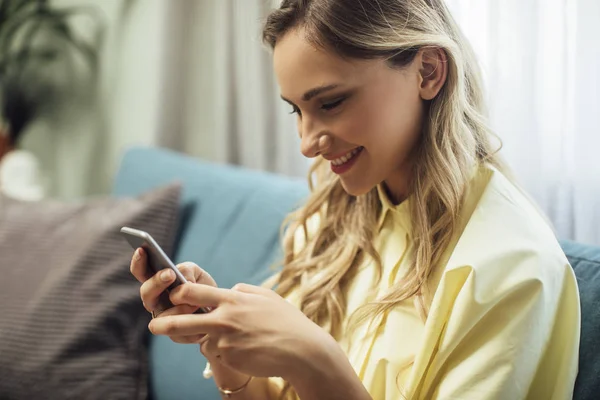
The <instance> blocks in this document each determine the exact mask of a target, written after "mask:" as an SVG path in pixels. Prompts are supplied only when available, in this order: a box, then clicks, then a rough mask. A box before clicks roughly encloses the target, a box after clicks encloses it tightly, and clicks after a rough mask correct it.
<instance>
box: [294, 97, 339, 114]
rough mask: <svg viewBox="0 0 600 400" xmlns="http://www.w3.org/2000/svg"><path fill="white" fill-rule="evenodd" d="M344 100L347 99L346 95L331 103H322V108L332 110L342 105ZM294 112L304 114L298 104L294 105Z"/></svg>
mask: <svg viewBox="0 0 600 400" xmlns="http://www.w3.org/2000/svg"><path fill="white" fill-rule="evenodd" d="M344 101H346V97H342V98H341V99H338V100H336V101H333V102H331V103H326V104H323V105H321V110H323V111H331V110H333V109H334V108H336V107H338V106H340V105H341V104H342V103H343V102H344ZM292 107H293V109H292V112H291V113H290V114H298V115H300V116H302V111H300V109H299V108H298V107H296V106H292Z"/></svg>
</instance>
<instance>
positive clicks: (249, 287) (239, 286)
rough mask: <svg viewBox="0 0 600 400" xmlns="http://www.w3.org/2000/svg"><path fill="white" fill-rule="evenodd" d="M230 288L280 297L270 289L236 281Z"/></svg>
mask: <svg viewBox="0 0 600 400" xmlns="http://www.w3.org/2000/svg"><path fill="white" fill-rule="evenodd" d="M231 290H233V291H236V292H242V293H248V294H257V295H261V296H267V297H273V298H279V297H281V296H279V295H278V294H277V293H275V292H274V291H273V290H271V289H267V288H264V287H260V286H254V285H248V284H247V283H238V284H236V285H235V286H234V287H233V288H231Z"/></svg>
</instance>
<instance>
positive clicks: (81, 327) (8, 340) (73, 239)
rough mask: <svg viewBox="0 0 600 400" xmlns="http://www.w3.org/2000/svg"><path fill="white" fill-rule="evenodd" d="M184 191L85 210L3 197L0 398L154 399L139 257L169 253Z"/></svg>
mask: <svg viewBox="0 0 600 400" xmlns="http://www.w3.org/2000/svg"><path fill="white" fill-rule="evenodd" d="M179 196H180V187H179V185H175V184H174V185H170V186H168V187H164V188H161V189H157V190H154V191H152V192H150V193H147V194H145V195H143V196H141V197H139V198H108V199H107V198H102V199H95V200H88V201H85V202H79V203H66V202H59V201H43V202H35V203H27V202H20V201H15V200H11V199H8V198H6V197H0V305H1V310H0V399H4V400H10V399H61V400H63V399H78V400H80V399H87V400H93V399H102V400H105V399H111V400H112V399H127V400H131V399H145V398H147V397H148V382H147V380H148V374H147V338H148V335H147V332H148V331H147V325H148V322H149V321H150V316H149V314H148V313H147V312H146V310H144V308H143V306H142V304H141V301H140V298H139V287H140V284H139V283H138V282H137V281H136V280H135V279H134V278H133V277H132V276H131V275H130V272H129V262H130V260H131V256H132V254H133V250H132V249H131V247H129V245H128V244H127V242H126V241H125V240H124V239H123V238H122V237H121V235H120V233H119V229H120V228H121V227H122V226H131V227H134V228H137V229H142V230H145V231H148V232H149V233H150V234H151V235H152V236H153V237H154V238H155V239H156V241H157V242H158V243H159V244H160V245H161V246H163V247H164V249H165V251H167V252H170V251H171V249H172V247H173V241H174V238H175V234H176V230H177V226H176V225H177V219H178V218H177V215H178V207H179Z"/></svg>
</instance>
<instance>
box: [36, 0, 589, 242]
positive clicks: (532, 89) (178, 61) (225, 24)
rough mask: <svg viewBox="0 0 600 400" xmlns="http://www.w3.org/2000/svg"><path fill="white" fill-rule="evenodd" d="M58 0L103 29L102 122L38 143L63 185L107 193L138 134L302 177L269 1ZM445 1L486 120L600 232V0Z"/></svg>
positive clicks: (566, 233) (531, 171)
mask: <svg viewBox="0 0 600 400" xmlns="http://www.w3.org/2000/svg"><path fill="white" fill-rule="evenodd" d="M55 2H56V3H60V4H65V5H72V4H91V5H93V6H95V7H98V8H100V9H101V10H102V11H103V13H104V15H105V17H106V21H107V27H108V31H107V32H108V35H107V40H106V43H105V49H104V51H103V58H102V65H103V67H104V70H103V78H102V88H103V92H102V93H103V100H102V105H103V108H102V113H103V117H102V118H100V121H102V122H97V121H96V120H93V121H92V122H91V123H89V121H90V120H89V119H82V118H79V120H80V123H79V124H77V125H76V127H73V126H70V127H67V128H65V130H66V131H69V132H70V134H69V133H68V132H67V133H65V134H63V135H62V137H63V139H62V141H61V140H57V141H55V142H54V143H51V144H47V146H46V147H45V148H46V149H50V148H52V149H53V150H52V151H50V152H49V154H51V155H50V156H49V157H50V158H54V160H55V162H54V165H55V175H56V177H55V178H56V179H55V181H56V185H57V187H58V188H59V189H58V190H56V192H57V193H58V194H62V195H66V196H70V197H73V196H76V195H84V194H88V193H90V192H103V191H108V188H109V182H110V179H111V177H112V176H113V175H114V173H115V171H116V168H117V165H118V161H119V157H120V155H121V153H122V151H123V150H124V149H125V148H126V147H128V146H130V145H134V144H151V145H159V146H165V147H169V148H172V149H175V150H178V151H182V152H185V153H188V154H191V155H193V156H198V157H202V158H205V159H209V160H212V161H217V162H223V163H236V164H241V165H244V166H247V167H250V168H255V169H262V170H270V171H275V172H279V173H283V174H287V175H294V176H303V175H305V173H306V170H307V166H308V163H307V161H306V160H304V159H303V157H302V156H301V155H300V152H299V144H298V138H297V134H296V128H295V123H294V118H293V116H291V115H288V114H287V112H288V111H289V110H288V107H287V106H286V105H285V104H284V103H283V102H282V101H281V100H280V99H279V91H278V88H277V86H276V84H275V80H274V76H273V71H272V68H271V57H270V55H269V52H268V51H267V50H266V49H265V48H264V47H263V45H262V43H261V38H260V28H261V24H262V21H263V19H264V17H265V15H266V14H267V12H268V11H269V9H270V7H272V6H275V5H277V3H278V0H177V1H171V0H169V1H166V0H143V1H139V0H55ZM447 3H448V5H449V6H450V8H451V10H452V11H453V13H454V15H455V18H456V20H457V21H458V23H459V24H460V25H461V26H462V28H463V30H464V31H465V33H466V35H467V37H468V38H469V39H470V40H471V42H472V44H473V46H474V47H475V50H476V52H477V53H478V55H479V57H480V60H481V64H482V67H483V70H484V75H485V78H486V85H487V89H488V99H489V104H490V112H491V123H492V127H493V128H494V129H495V131H496V132H497V133H498V134H499V135H500V137H501V138H502V139H503V141H504V145H505V146H504V149H503V153H504V156H505V157H506V158H507V160H508V161H509V163H510V164H511V166H512V167H513V169H514V171H515V172H516V174H517V176H518V177H519V178H520V180H521V183H522V184H523V186H524V187H525V188H526V189H527V190H528V191H529V192H530V193H531V194H532V195H533V197H534V198H535V199H536V200H537V201H538V202H539V204H540V205H541V207H542V208H543V210H544V211H545V212H546V213H547V214H548V215H549V217H550V219H551V220H552V221H553V223H554V224H555V227H556V230H557V233H558V235H559V236H560V237H561V238H569V239H574V240H578V241H582V242H588V243H597V244H600V162H599V161H598V160H599V159H600V157H599V156H598V155H597V154H598V153H599V152H600V132H599V130H600V128H599V126H600V45H599V44H598V38H600V1H598V0H543V1H542V0H501V1H500V0H447ZM125 5H126V6H125ZM86 121H87V122H88V124H86V123H85V122H86ZM54 129H55V130H56V128H54ZM74 132H75V133H74ZM99 134H101V137H98V135H99ZM65 138H71V139H65ZM38 142H39V141H38ZM52 146H54V147H52ZM100 148H103V149H104V150H105V151H104V152H102V153H101V154H98V153H99V152H98V149H100ZM56 160H58V161H56ZM86 160H91V161H90V162H88V167H86V168H81V167H77V166H78V165H84V164H85V161H86ZM50 164H51V163H49V164H48V165H50ZM92 164H93V165H92ZM56 165H58V166H59V167H60V168H58V169H57V168H56ZM74 166H75V167H74ZM92 178H93V179H92ZM90 182H92V183H90ZM61 183H62V184H61Z"/></svg>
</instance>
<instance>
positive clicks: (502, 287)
mask: <svg viewBox="0 0 600 400" xmlns="http://www.w3.org/2000/svg"><path fill="white" fill-rule="evenodd" d="M539 261H540V260H536V257H526V258H524V259H523V260H521V261H519V262H517V263H515V264H513V265H514V266H512V267H510V268H506V269H505V271H504V276H505V277H506V278H502V279H494V278H493V277H490V276H484V275H486V274H479V275H481V276H478V272H480V271H477V270H476V269H475V268H472V267H462V268H458V269H456V270H453V271H449V273H448V274H447V275H446V276H445V278H444V279H443V282H441V285H442V287H440V289H442V290H445V291H446V296H445V297H446V299H450V300H453V302H452V306H451V308H450V311H449V315H448V318H447V319H446V326H445V328H444V331H443V334H442V336H441V338H440V342H439V344H438V346H439V350H438V352H437V353H436V355H435V357H434V358H433V360H432V363H431V365H430V368H428V369H427V373H426V375H425V376H424V377H423V381H422V386H421V390H420V391H419V392H420V395H419V396H418V398H424V399H432V400H442V399H444V400H445V399H461V400H471V399H472V400H487V399H489V400H492V399H557V400H558V399H570V398H571V397H572V393H573V385H574V381H575V377H576V374H577V360H578V351H579V350H578V349H579V333H580V314H579V292H578V288H577V282H576V279H575V276H574V273H573V271H572V269H571V267H570V265H568V263H567V262H566V260H565V262H564V264H562V265H559V266H557V265H556V261H553V262H554V265H553V266H550V268H549V269H544V268H534V267H533V266H532V263H533V264H539ZM541 267H544V266H543V265H542V266H541ZM540 270H542V271H543V272H541V273H540V272H539V271H540ZM536 271H537V272H536ZM487 275H489V274H487Z"/></svg>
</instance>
